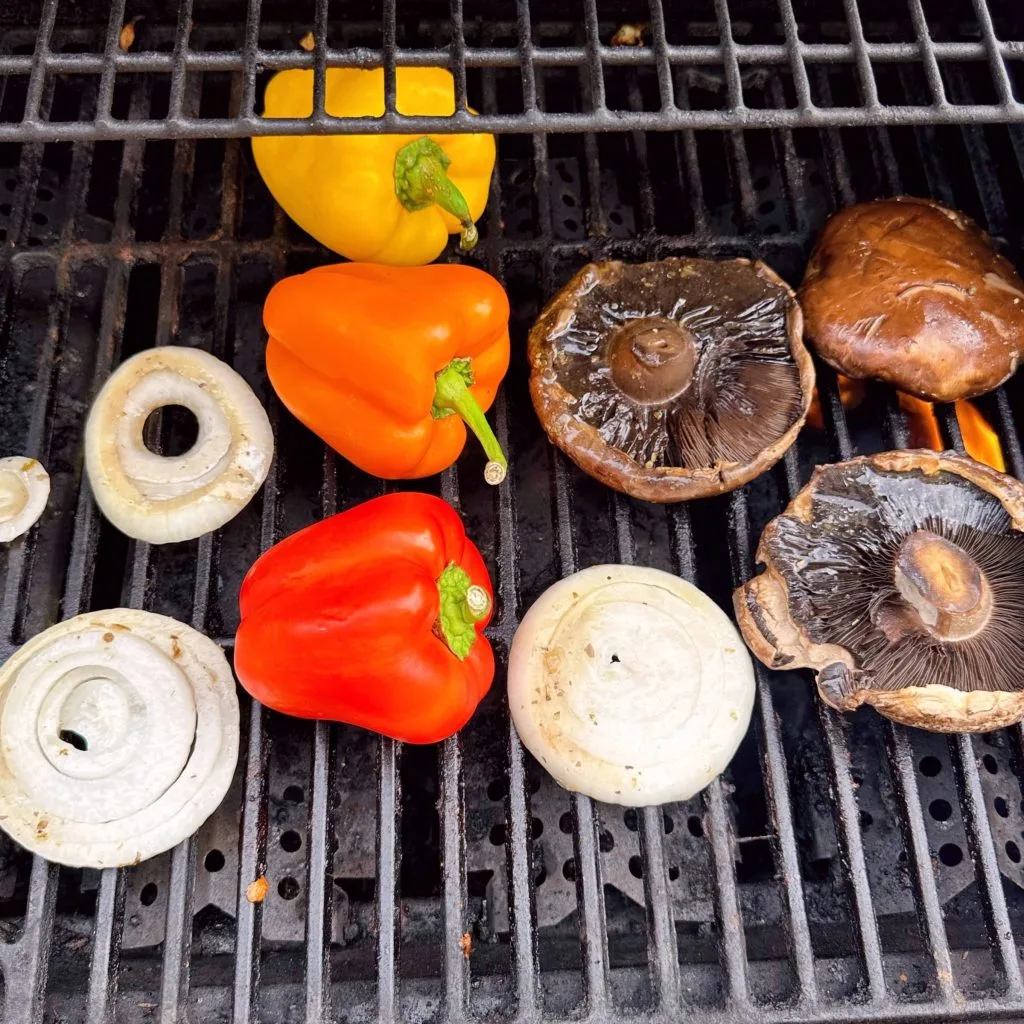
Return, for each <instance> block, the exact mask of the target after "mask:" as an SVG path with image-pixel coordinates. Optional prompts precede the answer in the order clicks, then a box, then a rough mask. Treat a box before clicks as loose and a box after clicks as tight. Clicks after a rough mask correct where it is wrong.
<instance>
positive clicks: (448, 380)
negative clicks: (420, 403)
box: [430, 359, 508, 484]
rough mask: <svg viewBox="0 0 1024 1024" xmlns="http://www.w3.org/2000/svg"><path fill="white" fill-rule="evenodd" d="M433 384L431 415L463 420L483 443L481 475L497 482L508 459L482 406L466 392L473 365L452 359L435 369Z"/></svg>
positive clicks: (468, 391)
mask: <svg viewBox="0 0 1024 1024" xmlns="http://www.w3.org/2000/svg"><path fill="white" fill-rule="evenodd" d="M435 380H436V382H437V383H436V386H435V388H434V405H433V407H432V409H431V410H430V411H431V414H432V415H433V417H434V418H435V419H442V418H443V417H445V416H451V415H452V414H453V413H457V414H458V415H459V416H461V417H462V418H463V420H465V422H466V426H467V427H469V429H470V430H472V431H473V433H474V434H476V436H477V438H479V440H480V443H481V444H482V445H483V446H484V452H485V453H486V454H487V458H488V460H489V461H488V463H487V465H486V466H485V467H484V479H485V480H486V481H487V482H488V483H489V484H500V483H501V481H502V480H504V479H505V474H506V473H507V472H508V460H507V459H506V458H505V453H504V452H503V451H502V450H501V445H500V444H499V443H498V439H497V438H496V437H495V436H494V431H493V430H491V425H490V423H488V422H487V417H486V416H485V415H484V412H483V409H481V408H480V406H479V405H478V404H477V401H476V399H475V398H474V397H473V395H472V394H471V393H470V390H469V386H470V385H471V384H472V383H473V368H472V365H471V363H470V361H469V360H468V359H453V360H452V361H451V362H450V363H449V364H448V365H447V366H446V367H445V368H444V369H443V370H441V372H440V373H438V375H437V377H436V378H435Z"/></svg>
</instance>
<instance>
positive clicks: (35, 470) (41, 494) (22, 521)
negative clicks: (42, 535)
mask: <svg viewBox="0 0 1024 1024" xmlns="http://www.w3.org/2000/svg"><path fill="white" fill-rule="evenodd" d="M49 497H50V474H49V473H47V472H46V470H45V469H43V467H42V465H41V464H40V463H38V462H36V460H35V459H28V458H26V457H25V456H24V455H13V456H11V457H10V458H6V459H0V543H2V544H6V543H8V542H9V541H12V540H14V539H15V538H16V537H20V536H21V535H22V534H23V533H27V532H28V531H29V530H30V529H31V528H32V527H33V526H34V525H35V523H36V520H38V519H39V517H40V516H41V515H42V514H43V510H44V509H45V508H46V501H47V499H48V498H49Z"/></svg>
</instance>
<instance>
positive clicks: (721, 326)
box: [529, 259, 814, 501]
mask: <svg viewBox="0 0 1024 1024" xmlns="http://www.w3.org/2000/svg"><path fill="white" fill-rule="evenodd" d="M529 357H530V363H531V367H532V374H531V379H530V390H531V395H532V397H533V402H534V406H535V407H536V409H537V413H538V415H539V416H540V419H541V421H542V423H543V424H544V427H545V429H546V431H547V433H548V436H549V437H550V438H551V440H552V441H553V442H554V443H555V444H557V445H558V446H559V447H561V448H562V450H563V451H565V452H566V454H568V455H569V456H570V457H571V458H573V459H574V460H575V461H576V462H577V464H578V465H580V466H581V467H582V468H583V469H585V470H586V471H587V472H589V473H591V474H592V475H594V476H596V477H597V478H598V479H600V480H603V481H604V482H605V483H608V484H610V485H611V486H613V487H616V488H618V489H619V490H622V491H625V492H626V493H628V494H632V495H634V496H636V497H641V498H647V499H648V500H653V501H681V500H685V499H687V498H693V497H702V496H705V495H707V494H716V493H720V492H721V491H722V490H724V489H729V488H731V487H736V486H739V484H741V483H744V482H745V481H746V480H748V479H752V478H753V477H754V476H756V475H757V473H758V472H759V471H761V470H762V469H764V468H767V466H769V465H771V464H772V463H773V462H775V461H777V460H778V458H779V457H780V456H781V455H782V452H783V451H785V449H786V448H787V447H788V446H789V444H791V443H792V441H793V439H794V438H795V436H796V432H797V431H798V430H799V428H800V425H801V424H802V423H803V420H804V418H805V416H806V414H807V410H808V408H809V406H810V401H811V393H812V391H813V386H814V370H813V366H812V364H811V360H810V357H809V355H808V353H807V351H806V349H805V348H804V346H803V342H802V318H801V313H800V309H799V306H798V305H797V303H796V300H795V297H794V295H793V292H792V290H791V289H790V288H789V287H788V286H787V285H786V284H785V282H784V281H782V280H781V279H780V278H779V277H777V276H776V275H775V274H774V273H773V272H772V271H771V270H770V269H769V268H768V267H766V266H764V265H763V264H760V263H751V262H750V261H749V260H723V261H715V260H700V259H666V260H662V261H660V262H656V263H643V264H624V263H599V264H590V265H589V266H587V267H585V268H584V269H583V270H582V271H580V272H579V273H578V274H577V275H576V277H574V278H573V280H572V281H571V282H570V283H569V284H568V285H567V286H566V287H565V288H564V289H563V290H562V292H561V293H559V295H557V296H556V297H555V298H554V299H553V300H552V301H551V303H549V305H548V306H547V307H546V309H545V310H544V312H543V313H542V314H541V316H540V318H539V319H538V321H537V323H536V324H535V325H534V327H533V329H532V330H531V332H530V342H529Z"/></svg>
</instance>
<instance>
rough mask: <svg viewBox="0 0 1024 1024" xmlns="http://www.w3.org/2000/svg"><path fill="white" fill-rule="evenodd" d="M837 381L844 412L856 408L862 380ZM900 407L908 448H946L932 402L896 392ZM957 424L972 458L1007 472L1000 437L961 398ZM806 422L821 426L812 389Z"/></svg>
mask: <svg viewBox="0 0 1024 1024" xmlns="http://www.w3.org/2000/svg"><path fill="white" fill-rule="evenodd" d="M836 379H837V382H838V385H839V398H840V401H842V403H843V408H844V409H855V408H856V407H857V406H858V405H860V403H861V401H862V400H863V398H864V390H865V385H864V381H862V380H851V379H850V378H849V377H844V376H843V375H842V374H837V375H836ZM896 395H897V397H898V399H899V403H900V408H901V409H902V410H903V411H904V412H905V413H906V414H907V425H908V427H909V428H910V441H909V445H908V446H909V447H910V448H930V449H931V450H932V451H936V452H941V451H942V450H943V449H944V448H945V447H946V446H945V445H944V444H943V441H942V433H941V432H940V430H939V421H938V419H937V418H936V416H935V407H934V406H933V405H932V403H931V402H926V401H924V400H923V399H920V398H916V397H915V396H914V395H908V394H906V393H905V392H903V391H897V392H896ZM955 408H956V421H957V423H958V424H959V426H960V434H961V436H962V437H963V439H964V448H965V449H966V450H967V454H968V455H970V457H971V458H972V459H976V460H977V461H978V462H983V463H985V465H986V466H991V467H992V469H995V470H998V471H999V472H1000V473H1005V472H1006V460H1005V459H1004V457H1003V448H1002V445H1001V444H1000V443H999V435H998V434H997V433H996V432H995V430H994V429H993V428H992V426H991V425H990V424H989V422H988V420H986V419H985V417H984V416H983V415H982V413H981V410H980V409H979V408H978V407H977V406H976V405H974V403H973V402H968V401H967V400H966V399H961V400H960V401H958V402H956V403H955ZM807 422H808V423H809V424H810V425H811V426H813V427H816V428H818V429H819V430H820V429H823V427H824V421H823V419H822V414H821V402H820V401H819V396H818V391H817V389H815V392H814V398H813V399H812V400H811V410H810V412H809V413H808V414H807Z"/></svg>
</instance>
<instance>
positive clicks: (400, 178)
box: [395, 136, 479, 249]
mask: <svg viewBox="0 0 1024 1024" xmlns="http://www.w3.org/2000/svg"><path fill="white" fill-rule="evenodd" d="M451 162H452V161H451V158H450V157H449V156H448V154H447V153H445V151H444V150H443V149H442V148H441V147H440V146H439V145H438V144H437V143H436V142H434V140H433V139H428V138H427V137H426V136H424V137H423V138H422V139H416V140H415V142H410V143H407V144H406V145H404V146H403V147H402V148H401V149H400V150H399V151H398V153H397V154H396V155H395V195H397V196H398V201H399V202H400V203H401V204H402V205H403V206H404V207H405V208H406V209H407V210H425V209H426V208H427V207H428V206H433V205H434V204H435V203H436V204H437V205H438V206H440V207H441V209H442V210H446V211H447V212H448V213H450V214H451V215H452V216H453V217H457V218H458V221H459V223H460V224H461V225H462V237H461V239H460V242H459V245H460V246H461V247H462V248H463V249H472V248H473V246H474V245H476V243H477V239H478V238H479V235H478V234H477V230H476V224H474V223H473V217H472V215H471V214H470V212H469V206H468V204H467V203H466V199H465V197H464V196H463V194H462V193H461V192H460V191H459V190H458V189H457V188H456V187H455V184H454V182H453V181H452V180H451V178H449V177H448V174H447V171H448V167H449V166H450V164H451Z"/></svg>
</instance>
